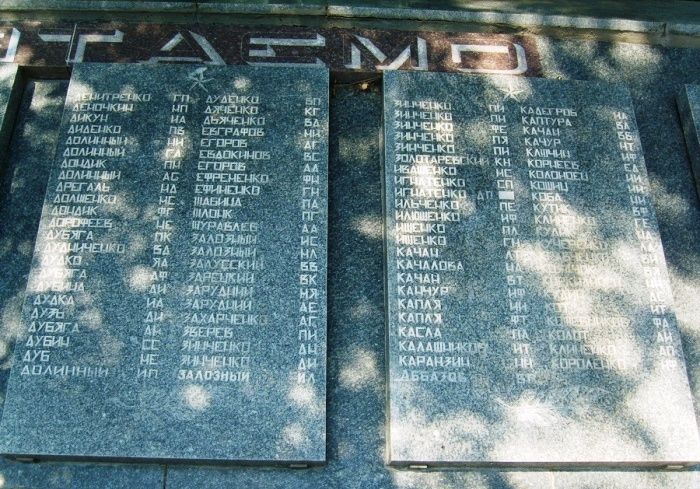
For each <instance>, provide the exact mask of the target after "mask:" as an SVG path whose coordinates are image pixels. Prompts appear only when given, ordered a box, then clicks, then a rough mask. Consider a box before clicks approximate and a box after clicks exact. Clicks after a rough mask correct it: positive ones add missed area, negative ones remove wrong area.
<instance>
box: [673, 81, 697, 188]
mask: <svg viewBox="0 0 700 489" xmlns="http://www.w3.org/2000/svg"><path fill="white" fill-rule="evenodd" d="M678 110H679V111H680V114H681V121H682V122H683V132H684V134H685V140H686V142H687V144H688V156H690V161H692V162H693V173H695V182H696V183H695V185H696V187H697V188H698V192H699V193H700V85H685V86H684V87H683V89H682V90H681V91H680V93H679V94H678Z"/></svg>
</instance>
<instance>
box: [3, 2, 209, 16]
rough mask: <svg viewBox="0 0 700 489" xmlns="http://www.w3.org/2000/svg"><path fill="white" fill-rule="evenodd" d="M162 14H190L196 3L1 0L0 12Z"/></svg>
mask: <svg viewBox="0 0 700 489" xmlns="http://www.w3.org/2000/svg"><path fill="white" fill-rule="evenodd" d="M37 11H44V12H62V11H66V12H67V11H72V12H76V11H77V12H162V13H172V12H178V13H192V12H196V11H197V2H186V1H183V2H171V1H162V2H158V1H150V2H138V1H131V2H129V1H109V0H101V1H100V0H98V1H94V2H91V1H84V0H83V1H81V0H46V1H37V0H3V2H2V5H0V13H1V12H37Z"/></svg>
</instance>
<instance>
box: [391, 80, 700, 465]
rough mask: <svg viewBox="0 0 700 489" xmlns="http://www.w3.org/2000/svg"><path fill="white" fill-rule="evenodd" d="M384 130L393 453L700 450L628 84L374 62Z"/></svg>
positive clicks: (470, 458) (652, 458)
mask: <svg viewBox="0 0 700 489" xmlns="http://www.w3.org/2000/svg"><path fill="white" fill-rule="evenodd" d="M384 127H385V134H384V136H385V138H384V140H385V151H384V157H385V164H384V170H385V199H386V200H385V206H386V210H387V212H386V239H387V243H386V260H387V267H386V270H387V276H386V281H387V314H388V342H389V344H388V356H389V358H388V362H389V367H388V368H389V404H390V415H389V424H390V426H389V435H390V441H389V460H390V462H391V463H392V464H394V465H427V466H431V465H438V466H439V465H445V466H449V465H465V466H467V465H484V464H493V465H501V466H517V465H522V466H563V467H566V466H584V465H586V466H598V465H599V466H617V465H619V466H625V465H629V466H632V465H640V466H641V465H650V466H666V465H690V464H692V463H696V462H697V461H698V460H700V442H699V441H698V432H697V425H696V420H695V416H694V413H693V404H692V398H691V394H690V390H689V386H688V380H687V375H686V369H685V363H684V357H683V352H682V350H681V345H680V342H679V335H678V330H677V324H676V319H675V316H674V311H673V301H672V297H671V290H670V285H669V279H668V273H667V269H666V265H665V261H664V255H663V250H662V247H661V242H660V240H659V235H658V229H657V222H656V218H655V215H654V210H653V206H652V202H651V201H650V196H649V181H648V178H647V174H646V168H645V163H644V157H643V155H642V148H641V145H640V141H639V136H638V132H637V127H636V123H635V118H634V111H633V108H632V103H631V99H630V96H629V94H628V92H627V90H626V89H625V88H623V87H621V86H616V85H609V84H605V83H597V82H578V81H553V80H543V79H534V78H530V79H527V78H515V77H495V76H483V77H467V76H460V75H450V74H437V73H420V74H419V73H399V72H388V73H386V74H385V79H384Z"/></svg>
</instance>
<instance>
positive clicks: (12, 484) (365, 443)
mask: <svg viewBox="0 0 700 489" xmlns="http://www.w3.org/2000/svg"><path fill="white" fill-rule="evenodd" d="M539 50H540V53H541V57H542V64H543V68H544V75H545V76H546V77H548V78H553V79H581V80H606V81H610V82H618V83H624V84H626V85H627V86H628V87H629V88H630V90H631V93H632V97H633V101H634V104H635V108H636V115H637V122H638V125H639V130H640V135H641V139H642V145H643V148H644V154H645V158H646V163H647V167H648V170H649V176H650V181H651V188H652V193H653V196H654V198H655V204H656V212H657V217H658V221H659V228H660V233H661V237H662V241H663V244H664V248H665V253H666V258H667V262H668V268H669V272H670V274H671V281H672V287H673V293H674V298H675V302H676V310H677V315H678V319H679V324H680V328H681V333H682V336H683V342H684V348H685V353H686V357H687V359H688V365H689V368H690V375H691V385H692V388H693V390H694V394H695V399H696V408H697V407H698V403H699V402H700V259H699V258H700V256H699V255H700V204H699V202H698V196H697V193H696V191H695V188H694V187H695V184H694V181H693V177H692V174H691V170H690V163H689V158H688V155H687V152H686V146H685V142H684V139H683V134H682V131H681V126H680V118H679V116H678V112H677V110H676V103H675V95H676V93H677V92H678V90H679V89H680V87H681V85H683V84H686V83H698V82H699V80H700V56H699V55H698V51H697V50H692V49H682V48H664V47H659V46H650V45H633V44H621V43H617V44H608V43H600V42H592V41H581V40H567V41H557V40H552V39H549V38H540V39H539ZM65 87H66V84H65V83H64V82H56V81H37V82H34V83H30V84H29V86H28V89H27V90H26V92H25V98H24V102H23V108H22V111H21V114H20V118H19V120H18V121H17V124H16V128H17V130H16V132H15V136H14V139H13V141H12V143H11V148H10V155H9V160H8V161H7V162H6V163H5V164H4V165H3V166H2V169H3V170H2V178H1V179H0V182H1V183H0V189H1V191H0V269H1V270H2V276H3V280H2V281H1V282H0V316H1V317H2V330H1V332H0V338H2V341H3V344H2V345H1V346H2V347H3V351H4V352H5V353H7V352H9V348H10V343H11V341H12V337H13V334H14V332H13V328H14V327H16V324H17V322H16V320H17V318H18V314H19V304H20V301H21V295H22V291H23V288H24V283H25V280H26V274H27V272H28V269H29V262H30V259H31V249H32V239H33V235H34V233H35V232H36V225H37V223H38V218H39V211H40V207H41V200H42V198H43V187H44V186H45V181H46V178H47V175H48V165H49V164H50V160H51V153H52V148H53V145H54V144H55V141H54V138H55V129H56V128H57V126H58V120H59V117H60V108H61V104H62V97H63V96H64V94H65ZM380 90H381V86H380V83H379V82H374V83H370V85H369V87H368V89H366V90H363V89H361V87H360V86H352V85H334V86H333V87H332V90H331V104H330V109H331V118H330V128H331V134H330V161H329V206H330V208H329V243H328V244H329V260H328V262H329V281H328V333H329V339H328V378H329V380H328V406H327V412H328V441H327V450H328V460H329V462H328V465H327V466H326V467H323V468H314V469H306V470H288V469H260V468H201V467H182V466H170V467H167V468H163V467H159V466H142V467H141V468H134V467H130V466H121V465H120V466H117V465H95V464H92V465H88V466H85V465H75V464H67V463H66V464H46V465H24V464H19V463H11V462H5V463H4V464H3V466H2V468H0V477H2V480H4V485H0V487H3V488H20V487H23V488H31V489H34V488H36V489H40V488H41V489H43V488H46V487H49V488H54V487H56V488H59V487H79V488H103V487H110V488H112V487H130V488H163V487H165V488H168V489H185V488H188V489H189V488H192V489H195V488H197V489H199V488H211V489H218V488H227V489H229V488H231V489H234V488H274V489H282V488H300V489H307V488H308V489H311V488H321V487H323V488H326V487H330V488H366V489H375V488H376V489H414V488H415V489H443V488H447V489H452V488H454V489H457V488H469V489H528V488H532V489H582V488H586V489H589V488H590V489H593V488H606V489H610V488H617V489H642V488H668V489H697V488H698V487H700V472H698V471H696V472H682V473H679V472H674V473H668V472H659V471H627V472H620V471H598V472H595V471H580V472H556V471H532V472H517V471H497V470H486V469H484V470H480V471H443V472H420V471H408V470H394V469H387V468H386V467H385V464H384V450H385V449H384V444H385V439H384V436H385V401H384V399H385V392H384V389H385V373H384V369H385V363H384V309H383V308H384V306H383V304H384V300H383V293H384V292H383V271H382V267H383V246H382V206H381V180H380V153H381V151H380V146H379V144H380V143H379V132H380V127H381V92H380ZM5 277H7V279H5ZM3 372H4V373H5V374H6V372H7V364H6V359H5V360H3ZM96 436H99V434H96ZM572 443H576V440H572ZM52 484H53V485H52Z"/></svg>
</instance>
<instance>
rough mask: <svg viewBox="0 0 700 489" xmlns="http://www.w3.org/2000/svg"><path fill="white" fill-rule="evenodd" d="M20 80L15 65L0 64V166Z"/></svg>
mask: <svg viewBox="0 0 700 489" xmlns="http://www.w3.org/2000/svg"><path fill="white" fill-rule="evenodd" d="M20 86H21V80H20V77H19V75H18V67H17V65H15V64H9V63H0V165H2V163H3V160H4V158H5V152H6V147H7V143H8V141H9V139H10V134H11V133H12V128H13V122H14V115H15V110H16V108H17V104H18V103H19V100H20V93H19V92H20Z"/></svg>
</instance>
